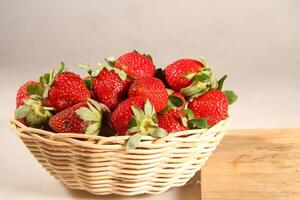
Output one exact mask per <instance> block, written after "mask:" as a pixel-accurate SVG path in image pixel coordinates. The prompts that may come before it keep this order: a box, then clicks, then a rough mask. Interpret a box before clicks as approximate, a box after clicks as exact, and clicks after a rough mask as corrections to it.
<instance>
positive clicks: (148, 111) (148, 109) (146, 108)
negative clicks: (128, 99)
mask: <svg viewBox="0 0 300 200" xmlns="http://www.w3.org/2000/svg"><path fill="white" fill-rule="evenodd" d="M144 111H145V114H146V115H148V116H151V115H153V114H155V110H154V107H153V105H152V104H151V102H150V101H149V99H147V100H146V102H145V104H144Z"/></svg>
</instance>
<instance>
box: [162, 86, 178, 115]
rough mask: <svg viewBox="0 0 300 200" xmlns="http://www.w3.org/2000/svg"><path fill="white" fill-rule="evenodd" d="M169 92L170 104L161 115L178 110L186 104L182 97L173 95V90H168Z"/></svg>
mask: <svg viewBox="0 0 300 200" xmlns="http://www.w3.org/2000/svg"><path fill="white" fill-rule="evenodd" d="M167 92H168V94H169V99H168V104H167V105H166V107H165V108H164V109H163V110H162V111H161V114H165V113H166V112H168V111H169V110H170V109H177V108H179V107H181V106H182V105H183V104H184V101H183V100H182V99H181V98H180V97H177V96H173V95H172V94H173V93H174V91H173V90H170V89H167Z"/></svg>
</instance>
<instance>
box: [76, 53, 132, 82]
mask: <svg viewBox="0 0 300 200" xmlns="http://www.w3.org/2000/svg"><path fill="white" fill-rule="evenodd" d="M105 61H106V62H107V65H104V64H101V63H99V62H97V67H96V68H95V69H94V68H93V67H92V66H91V65H82V64H79V65H78V66H79V67H80V68H81V69H84V70H86V71H87V73H88V74H89V76H90V77H91V79H89V80H85V82H86V85H87V86H88V87H90V85H91V84H92V80H93V79H94V78H95V77H96V76H98V75H99V74H100V72H101V71H102V70H103V69H106V70H107V71H111V70H113V71H114V72H115V73H116V74H117V75H118V76H119V78H120V79H121V80H122V81H125V80H126V78H127V77H129V76H128V75H127V74H126V73H125V72H124V71H123V70H121V69H118V68H116V67H115V65H114V63H115V61H114V58H113V57H109V58H105Z"/></svg>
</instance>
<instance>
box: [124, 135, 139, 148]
mask: <svg viewBox="0 0 300 200" xmlns="http://www.w3.org/2000/svg"><path fill="white" fill-rule="evenodd" d="M141 138H142V136H141V134H139V133H136V134H134V135H133V136H131V137H130V138H129V139H128V141H127V144H126V148H127V149H135V148H137V147H138V145H139V144H140V142H141Z"/></svg>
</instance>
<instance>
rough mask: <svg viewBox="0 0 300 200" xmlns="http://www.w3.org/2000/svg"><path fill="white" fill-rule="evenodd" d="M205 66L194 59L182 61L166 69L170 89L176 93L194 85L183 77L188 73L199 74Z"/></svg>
mask: <svg viewBox="0 0 300 200" xmlns="http://www.w3.org/2000/svg"><path fill="white" fill-rule="evenodd" d="M203 67H204V65H203V64H202V63H201V62H199V61H197V60H193V59H180V60H177V61H175V62H173V63H171V64H170V65H168V66H167V67H166V69H165V77H166V80H167V82H168V84H169V85H170V87H171V88H172V89H174V90H176V91H180V89H181V88H184V87H187V86H189V85H190V84H191V83H192V80H189V79H187V78H185V77H184V76H183V75H184V74H188V73H198V72H200V71H201V68H203Z"/></svg>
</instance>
